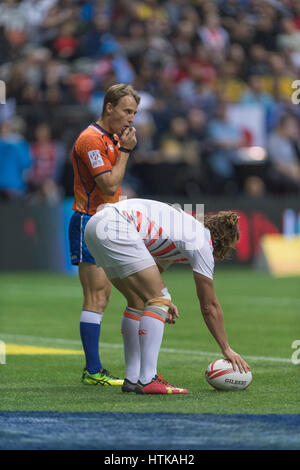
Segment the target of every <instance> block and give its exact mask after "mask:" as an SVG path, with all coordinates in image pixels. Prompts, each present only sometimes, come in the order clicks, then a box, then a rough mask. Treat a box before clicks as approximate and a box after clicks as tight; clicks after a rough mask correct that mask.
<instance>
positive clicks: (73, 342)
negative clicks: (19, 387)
mask: <svg viewBox="0 0 300 470" xmlns="http://www.w3.org/2000/svg"><path fill="white" fill-rule="evenodd" d="M1 339H2V340H9V341H26V342H33V343H34V345H35V346H37V345H39V344H49V345H52V346H53V344H65V345H73V346H79V347H82V345H81V341H79V340H75V339H74V340H72V339H63V338H42V337H40V336H27V335H12V334H1V335H0V340H1ZM101 347H102V348H105V349H123V344H112V343H101ZM161 352H164V353H167V354H181V355H188V356H204V357H221V356H222V354H221V353H220V352H210V351H195V350H192V349H172V348H161ZM243 357H244V358H245V359H247V360H250V361H265V362H278V363H284V364H287V363H288V364H291V359H290V358H283V357H267V356H247V355H245V356H244V355H243Z"/></svg>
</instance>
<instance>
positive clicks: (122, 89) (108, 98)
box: [102, 83, 141, 116]
mask: <svg viewBox="0 0 300 470" xmlns="http://www.w3.org/2000/svg"><path fill="white" fill-rule="evenodd" d="M124 96H132V97H133V98H134V99H135V101H136V104H137V105H139V104H140V101H141V98H140V96H139V95H138V93H137V91H136V90H135V89H134V88H133V86H132V85H125V84H124V83H118V84H117V85H112V86H111V87H109V88H108V90H107V91H106V93H105V96H104V101H103V108H102V116H103V114H104V113H105V110H106V106H107V104H108V103H111V104H112V105H113V106H116V105H117V104H118V102H119V100H120V99H121V98H123V97H124Z"/></svg>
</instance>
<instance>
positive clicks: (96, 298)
mask: <svg viewBox="0 0 300 470" xmlns="http://www.w3.org/2000/svg"><path fill="white" fill-rule="evenodd" d="M139 103H140V97H139V95H138V94H137V92H136V91H135V89H134V88H133V87H132V86H131V85H125V84H117V85H113V86H111V87H110V88H109V89H108V90H107V92H106V94H105V97H104V103H103V110H102V114H101V116H100V117H99V119H98V120H97V121H96V122H93V123H91V124H90V125H89V126H88V127H87V128H86V129H85V130H83V132H81V134H80V135H79V136H78V138H77V139H76V141H75V143H74V145H73V150H72V164H73V170H74V204H73V210H74V211H75V212H74V213H73V215H72V218H71V220H70V224H69V242H70V253H71V262H72V264H73V265H78V271H79V279H80V282H81V285H82V289H83V296H84V300H83V306H82V312H81V318H80V336H81V341H82V345H83V349H84V353H85V359H86V365H85V368H84V371H83V375H82V381H83V383H85V384H92V385H98V384H100V385H122V384H123V380H121V379H119V378H117V377H114V376H112V375H111V374H110V373H109V372H108V370H106V369H104V368H103V365H102V363H101V360H100V356H99V339H100V329H101V320H102V317H103V312H104V310H105V308H106V306H107V304H108V301H109V297H110V292H111V284H110V282H109V280H108V279H107V277H106V275H105V272H104V271H103V269H102V268H101V267H97V266H96V264H95V260H94V258H93V256H92V255H91V253H90V252H89V250H88V248H87V246H86V244H85V241H84V229H85V226H86V224H87V222H88V221H89V219H90V218H91V216H92V215H94V214H95V213H96V209H97V207H98V206H99V205H100V204H103V203H107V202H109V203H114V202H117V201H119V198H120V196H121V183H122V180H123V177H124V173H125V170H126V165H127V161H128V158H129V156H130V152H131V151H132V150H133V148H134V147H135V146H136V143H137V141H136V136H135V129H134V127H132V124H133V121H134V117H135V114H136V112H137V109H138V105H139Z"/></svg>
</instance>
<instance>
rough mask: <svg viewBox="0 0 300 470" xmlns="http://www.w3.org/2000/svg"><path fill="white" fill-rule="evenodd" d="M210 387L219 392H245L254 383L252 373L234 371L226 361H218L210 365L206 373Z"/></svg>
mask: <svg viewBox="0 0 300 470" xmlns="http://www.w3.org/2000/svg"><path fill="white" fill-rule="evenodd" d="M205 378H206V380H207V382H208V383H209V385H211V386H212V387H214V388H216V389H217V390H244V389H245V388H247V387H249V385H250V383H251V381H252V373H251V372H250V371H248V372H242V373H241V372H240V371H239V369H237V370H235V371H234V370H233V368H232V363H231V362H230V361H228V360H226V359H218V360H217V361H214V362H212V363H211V364H209V366H208V367H207V369H206V371H205Z"/></svg>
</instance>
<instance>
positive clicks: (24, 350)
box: [5, 344, 83, 355]
mask: <svg viewBox="0 0 300 470" xmlns="http://www.w3.org/2000/svg"><path fill="white" fill-rule="evenodd" d="M5 346H6V351H5V352H6V354H20V355H23V354H65V355H70V354H74V355H75V354H77V355H81V354H83V351H80V350H74V349H56V348H43V347H39V346H24V345H20V344H6V345H5Z"/></svg>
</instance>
